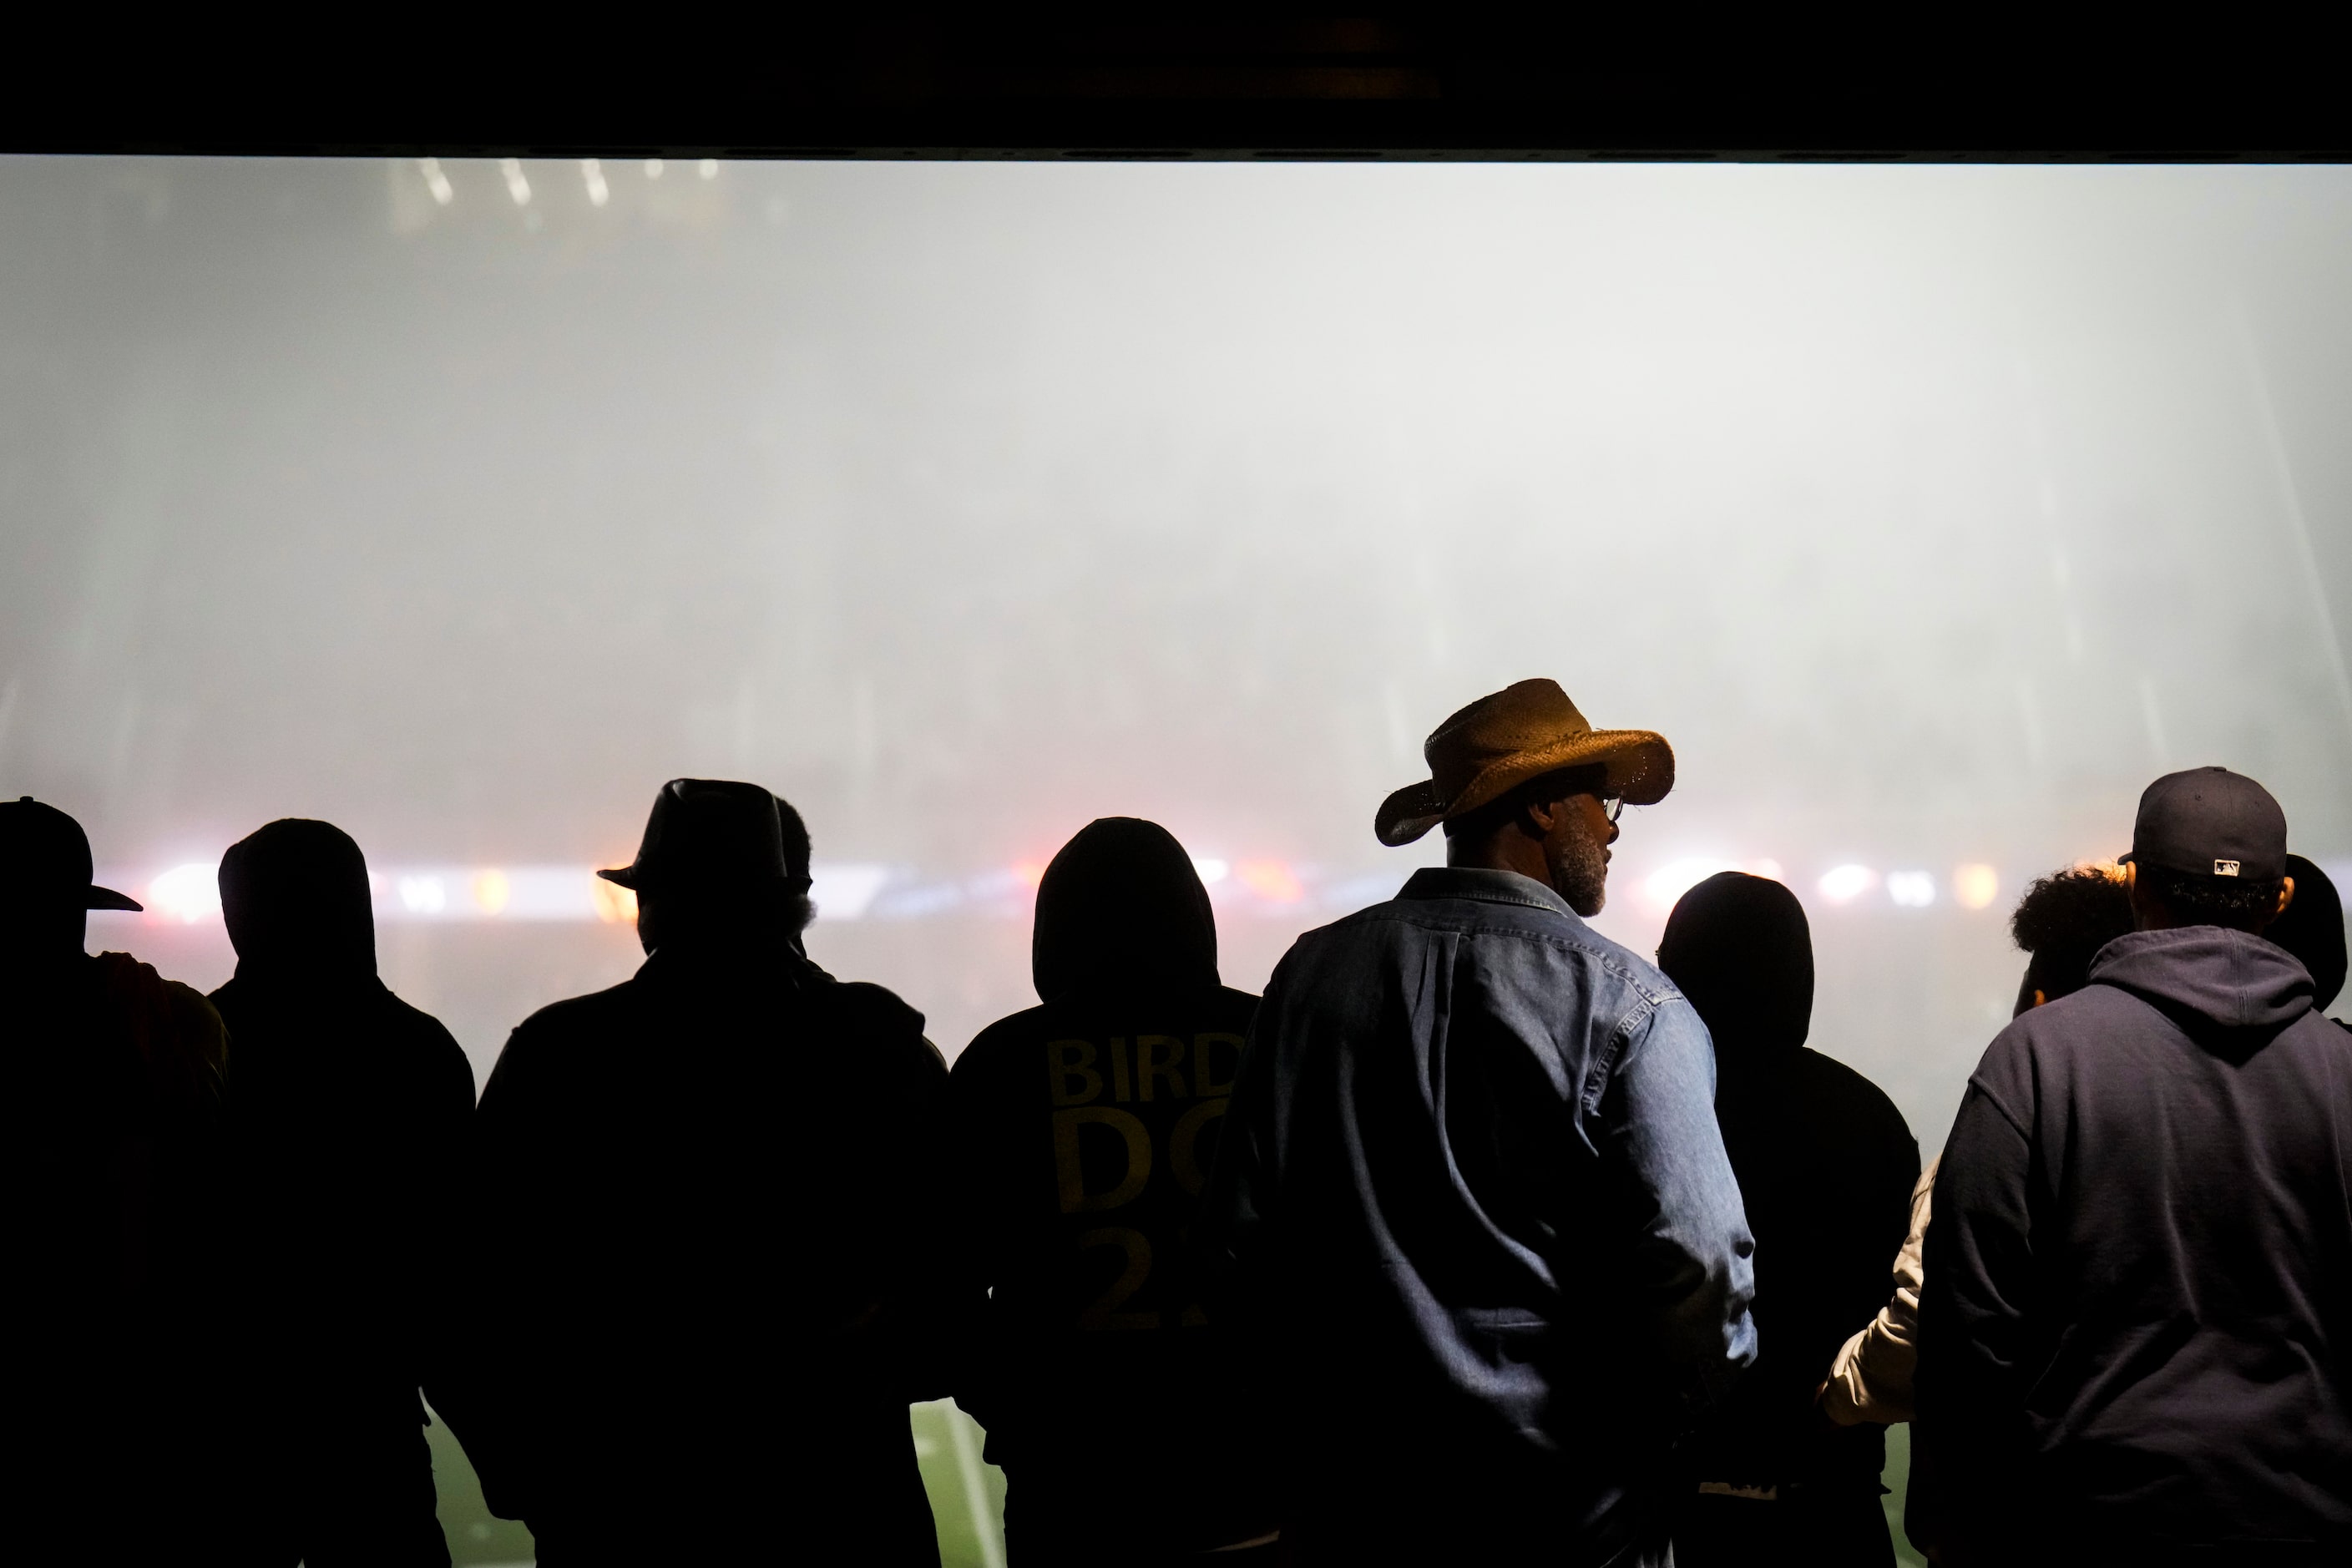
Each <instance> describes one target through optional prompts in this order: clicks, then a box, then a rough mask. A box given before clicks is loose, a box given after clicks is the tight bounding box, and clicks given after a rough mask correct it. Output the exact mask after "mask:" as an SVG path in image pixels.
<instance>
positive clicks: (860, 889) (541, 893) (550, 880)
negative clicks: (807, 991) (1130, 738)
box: [142, 857, 2000, 925]
mask: <svg viewBox="0 0 2352 1568" xmlns="http://www.w3.org/2000/svg"><path fill="white" fill-rule="evenodd" d="M1192 868H1193V869H1194V870H1195V871H1197V872H1199V873H1200V877H1201V880H1202V882H1203V883H1204V884H1206V885H1207V886H1208V887H1209V888H1210V889H1212V891H1211V895H1210V896H1211V897H1212V898H1213V899H1215V900H1218V901H1219V902H1220V903H1223V902H1227V901H1229V900H1234V899H1238V900H1241V902H1242V903H1243V904H1244V907H1247V906H1249V905H1259V906H1273V907H1277V908H1289V907H1296V906H1299V905H1303V904H1306V903H1307V902H1309V900H1310V898H1312V900H1313V901H1314V902H1316V903H1318V904H1319V905H1322V906H1326V907H1328V908H1332V909H1335V910H1336V909H1339V908H1342V907H1348V908H1352V907H1357V906H1359V905H1361V904H1366V903H1371V902H1375V901H1377V900H1381V899H1383V898H1386V897H1388V896H1389V895H1390V894H1391V893H1393V892H1394V891H1395V887H1396V878H1395V877H1394V876H1393V875H1387V874H1384V875H1378V876H1366V877H1359V878H1351V879H1345V880H1342V881H1339V882H1335V883H1323V882H1321V881H1320V880H1319V879H1318V883H1317V885H1316V886H1315V887H1314V888H1312V889H1310V888H1309V886H1308V879H1307V877H1302V876H1301V874H1300V872H1299V870H1298V869H1297V868H1295V867H1293V866H1291V865H1290V864H1289V863H1288V862H1286V861H1283V860H1239V861H1226V860H1223V859H1217V858H1205V857H1196V858H1194V859H1193V861H1192ZM218 871H219V868H218V867H217V866H215V865H213V864H210V863H197V864H191V865H186V866H177V867H174V868H172V869H171V870H169V871H166V872H164V873H163V875H161V876H159V877H157V878H155V879H153V880H152V881H151V882H149V883H148V884H147V887H146V889H145V891H144V893H143V895H142V897H143V901H144V902H145V903H146V905H147V907H148V910H149V912H150V915H151V916H152V918H153V919H156V920H160V921H172V922H175V923H179V924H183V925H194V924H197V923H199V922H201V921H208V920H213V919H215V918H217V917H218V915H219V914H220V885H219V880H218ZM1719 871H1745V872H1748V874H1750V875H1752V876H1759V877H1769V878H1770V879H1773V880H1774V881H1786V880H1787V876H1786V874H1785V872H1784V871H1783V870H1782V868H1781V867H1780V863H1779V862H1778V861H1774V860H1746V861H1734V860H1717V859H1708V858H1689V859H1683V860H1676V861H1675V862H1673V863H1672V864H1670V865H1666V866H1663V867H1661V868H1658V869H1657V870H1655V871H1654V872H1652V873H1651V874H1650V875H1649V876H1648V877H1647V878H1646V879H1643V882H1642V884H1641V889H1640V890H1641V899H1642V901H1643V903H1645V904H1646V905H1647V906H1648V907H1649V909H1650V911H1651V912H1652V913H1654V914H1657V915H1664V914H1665V913H1666V912H1667V911H1669V910H1672V909H1673V908H1674V906H1675V901H1676V900H1679V899H1680V898H1681V897H1682V896H1683V895H1684V894H1685V893H1686V892H1688V891H1689V890H1690V889H1692V888H1694V887H1696V886H1697V885H1698V884H1699V883H1700V882H1702V881H1704V880H1706V879H1707V878H1709V877H1712V876H1714V875H1715V874H1716V873H1717V872H1719ZM1044 877H1045V864H1044V863H1043V862H1042V861H1034V860H1027V861H1023V862H1021V863H1019V864H1018V865H1015V866H1014V867H1013V868H1012V869H1011V871H1010V873H1009V875H1008V874H1007V873H1006V872H1003V871H998V872H993V873H990V874H987V875H985V876H982V877H981V878H979V879H974V880H971V881H970V882H969V883H967V884H962V885H959V884H955V883H941V884H936V885H931V886H928V887H913V888H910V887H909V886H908V883H907V881H906V879H905V877H904V875H903V874H902V873H897V872H894V871H893V870H892V868H889V867H887V866H877V865H860V864H843V865H819V866H817V867H815V868H814V879H815V886H814V889H811V892H812V896H813V897H814V900H815V901H816V904H817V908H818V910H819V911H820V912H821V913H822V914H823V915H824V916H825V917H827V918H830V919H833V920H851V921H854V920H860V919H864V918H866V916H867V915H868V914H869V913H873V914H875V915H877V918H882V919H897V918H906V917H907V916H908V915H909V914H913V913H922V912H938V911H940V910H945V909H948V908H951V907H957V906H961V907H966V908H971V907H974V906H978V907H981V908H983V909H985V908H987V907H990V906H991V905H992V903H1001V902H1003V900H1004V899H1005V898H1007V897H1017V896H1019V895H1015V894H1014V893H1013V889H1021V891H1022V894H1024V895H1025V894H1027V893H1034V891H1035V890H1036V888H1037V885H1038V883H1039V882H1040V881H1041V880H1042V879H1044ZM370 880H371V881H372V882H373V884H374V891H375V901H376V905H377V907H378V909H379V910H382V911H383V913H384V914H387V915H390V916H393V917H394V918H396V919H408V920H420V921H448V920H483V919H498V918H501V917H504V918H507V919H512V920H522V921H589V920H594V921H604V922H606V923H617V922H625V921H635V919H636V916H637V905H636V896H635V894H634V893H631V892H630V891H629V890H628V889H626V888H623V887H618V886H615V885H614V884H613V883H611V882H607V881H604V880H603V879H600V878H597V877H595V876H593V874H591V873H590V872H589V871H588V870H586V869H585V868H580V867H566V866H526V867H517V868H512V869H498V868H462V867H450V868H432V869H423V870H408V871H400V872H395V873H394V874H392V875H390V876H385V875H383V873H373V874H371V878H370ZM886 889H895V890H892V891H890V892H889V893H888V896H887V897H885V893H886ZM1813 889H1814V891H1815V892H1817V893H1818V894H1819V895H1820V897H1821V898H1822V900H1823V901H1825V902H1827V903H1829V904H1832V905H1835V906H1841V907H1843V906H1848V905H1855V904H1859V903H1863V902H1866V901H1870V900H1871V899H1872V895H1874V894H1883V895H1884V897H1885V900H1886V901H1887V902H1889V903H1892V904H1894V905H1895V906H1896V907H1898V908H1901V909H1907V910H1923V909H1927V908H1928V907H1929V906H1930V905H1932V904H1934V903H1936V902H1937V900H1939V899H1940V898H1943V897H1947V896H1948V897H1949V899H1950V900H1951V901H1952V902H1953V903H1954V904H1957V905H1958V906H1959V907H1960V908H1961V909H1964V910H1981V909H1985V908H1987V907H1988V906H1990V904H1991V903H1992V901H1993V900H1995V899H1997V898H1998V897H2000V876H1999V874H1998V873H1997V872H1995V871H1994V869H1993V868H1991V867H1990V866H1987V865H1983V864H1981V863H1974V862H1972V863H1969V864H1967V865H1963V866H1958V867H1956V868H1953V871H1952V873H1951V876H1950V877H1949V879H1948V880H1947V881H1946V882H1945V883H1943V884H1941V885H1939V884H1938V883H1937V879H1936V877H1935V876H1934V874H1933V873H1931V872H1927V871H1923V870H1916V869H1899V870H1891V871H1887V872H1885V873H1883V874H1882V873H1881V872H1879V871H1877V870H1874V869H1873V868H1870V867H1868V866H1864V865H1859V864H1852V863H1849V864H1846V865H1842V866H1833V867H1832V868H1830V869H1829V870H1827V871H1825V872H1823V873H1822V876H1821V877H1820V879H1818V880H1817V881H1815V882H1814V884H1813ZM877 900H879V901H878V903H877ZM894 902H895V903H896V904H897V906H898V908H897V910H896V912H894V910H893V905H894Z"/></svg>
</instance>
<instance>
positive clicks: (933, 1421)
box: [428, 1399, 1927, 1568]
mask: <svg viewBox="0 0 2352 1568" xmlns="http://www.w3.org/2000/svg"><path fill="white" fill-rule="evenodd" d="M908 1414H909V1416H910V1418H911V1420H912V1421H913V1424H914V1429H915V1457H916V1458H917V1459H918V1460H919V1462H920V1463H921V1465H922V1468H923V1485H924V1487H925V1488H926V1489H929V1492H930V1494H931V1518H932V1520H933V1521H935V1522H936V1523H937V1524H938V1526H939V1531H940V1563H942V1564H943V1565H944V1568H1004V1533H1003V1518H1004V1472H1003V1471H1002V1470H1000V1469H998V1468H996V1467H995V1466H993V1465H990V1464H985V1463H983V1462H982V1459H981V1457H980V1445H981V1432H980V1428H979V1426H977V1425H975V1424H974V1423H973V1421H972V1419H971V1416H969V1415H965V1414H964V1413H963V1412H962V1411H961V1410H959V1409H957V1408H956V1407H955V1405H954V1404H953V1403H952V1402H951V1401H949V1400H944V1399H943V1400H940V1401H939V1402H938V1403H936V1404H932V1405H916V1406H914V1408H913V1409H912V1410H911V1411H910V1412H909V1413H908ZM428 1436H430V1437H431V1439H432V1442H433V1469H434V1480H435V1482H436V1485H438V1486H439V1488H440V1489H441V1528H442V1530H443V1531H445V1532H446V1534H447V1535H448V1537H449V1552H450V1555H451V1556H452V1557H454V1558H456V1559H457V1562H458V1563H462V1564H473V1563H528V1562H530V1557H531V1542H530V1531H528V1530H525V1529H524V1528H523V1527H522V1526H521V1525H520V1524H517V1523H514V1522H513V1521H510V1520H503V1519H492V1518H491V1517H490V1512H489V1510H488V1509H487V1508H485V1507H483V1506H482V1489H481V1486H480V1483H478V1481H476V1480H475V1479H474V1467H473V1466H471V1465H469V1464H467V1462H466V1455H465V1450H463V1449H462V1448H460V1447H457V1439H456V1438H454V1437H452V1436H449V1429H448V1428H447V1427H446V1426H442V1425H441V1424H440V1423H439V1422H437V1421H436V1422H435V1423H434V1424H433V1426H432V1428H431V1430H430V1432H429V1433H428ZM1910 1472H1911V1428H1910V1427H1908V1426H1896V1427H1893V1428H1890V1429H1889V1430H1888V1432H1887V1434H1886V1475H1885V1480H1886V1485H1887V1487H1888V1488H1889V1495H1888V1496H1887V1497H1886V1499H1885V1503H1886V1518H1887V1523H1888V1524H1889V1525H1890V1526H1891V1527H1892V1528H1893V1530H1894V1531H1895V1561H1896V1562H1898V1563H1904V1564H1906V1568H1911V1565H1916V1568H1926V1564H1927V1559H1926V1558H1925V1557H1922V1556H1921V1555H1919V1553H1917V1552H1914V1551H1912V1550H1911V1547H1910V1544H1909V1542H1906V1541H1905V1540H1904V1537H1903V1484H1904V1481H1905V1479H1906V1478H1907V1477H1908V1476H1909V1474H1910Z"/></svg>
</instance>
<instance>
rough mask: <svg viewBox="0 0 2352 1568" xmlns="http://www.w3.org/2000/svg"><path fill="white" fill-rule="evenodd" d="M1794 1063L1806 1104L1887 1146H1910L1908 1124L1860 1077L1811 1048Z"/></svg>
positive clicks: (1889, 1099)
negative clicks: (1888, 1143) (1816, 1107)
mask: <svg viewBox="0 0 2352 1568" xmlns="http://www.w3.org/2000/svg"><path fill="white" fill-rule="evenodd" d="M1797 1063H1798V1068H1797V1070H1798V1073H1799V1074H1800V1082H1801V1092H1802V1094H1803V1096H1804V1098H1805V1099H1806V1100H1807V1101H1809V1102H1810V1103H1812V1104H1815V1105H1818V1106H1819V1107H1821V1108H1822V1110H1826V1111H1829V1112H1830V1113H1832V1115H1834V1116H1835V1117H1837V1118H1838V1119H1839V1120H1840V1121H1843V1122H1844V1123H1845V1124H1846V1125H1848V1126H1850V1127H1852V1128H1853V1129H1855V1130H1856V1131H1864V1132H1865V1133H1866V1134H1867V1135H1870V1136H1874V1137H1876V1138H1878V1139H1881V1140H1883V1141H1885V1142H1897V1141H1900V1142H1904V1143H1910V1142H1913V1139H1912V1135H1911V1124H1910V1122H1908V1121H1906V1120H1905V1119H1904V1116H1903V1111H1902V1110H1901V1108H1900V1107H1898V1106H1897V1105H1896V1104H1895V1100H1894V1099H1893V1098H1892V1097H1891V1096H1889V1095H1888V1094H1887V1092H1886V1091H1885V1089H1881V1088H1879V1087H1878V1085H1877V1084H1876V1083H1874V1082H1873V1081H1872V1080H1871V1079H1869V1078H1867V1077H1866V1076H1864V1074H1863V1073H1861V1072H1860V1071H1858V1070H1856V1069H1855V1068H1851V1067H1849V1066H1847V1065H1846V1064H1845V1063H1843V1062H1842V1061H1840V1060H1838V1059H1837V1058H1835V1057H1832V1056H1829V1055H1826V1054H1825V1053H1823V1052H1821V1051H1817V1050H1813V1049H1811V1047H1807V1048H1805V1049H1802V1050H1801V1051H1799V1052H1798V1053H1797Z"/></svg>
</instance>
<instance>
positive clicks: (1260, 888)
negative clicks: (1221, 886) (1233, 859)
mask: <svg viewBox="0 0 2352 1568" xmlns="http://www.w3.org/2000/svg"><path fill="white" fill-rule="evenodd" d="M1234 876H1236V877H1239V878H1240V879H1242V886H1243V887H1244V888H1247V889H1249V890H1250V891H1251V892H1253V893H1255V894H1256V895H1257V896H1258V897H1259V898H1261V899H1264V900H1266V901H1267V902H1269V903H1276V904H1295V903H1297V901H1298V900H1301V899H1303V898H1305V897H1306V896H1307V889H1305V888H1303V887H1301V886H1299V883H1298V877H1297V873H1295V872H1294V871H1292V870H1291V868H1289V867H1287V866H1286V865H1284V864H1283V863H1282V862H1281V861H1279V860H1244V861H1243V862H1242V863H1241V864H1240V865H1238V866H1236V867H1234Z"/></svg>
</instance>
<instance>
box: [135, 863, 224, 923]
mask: <svg viewBox="0 0 2352 1568" xmlns="http://www.w3.org/2000/svg"><path fill="white" fill-rule="evenodd" d="M146 904H147V909H148V912H149V913H151V914H152V915H153V916H154V917H155V918H156V919H158V920H165V921H176V922H178V923H179V924H181V925H188V926H192V925H194V924H196V923H197V922H199V921H206V920H210V919H211V918H213V917H214V916H215V915H217V914H219V913H220V907H221V903H220V867H219V866H218V865H217V864H216V863H214V862H210V861H205V862H201V863H192V864H190V865H186V866H174V867H173V868H171V869H170V870H168V871H166V872H164V873H163V875H162V876H160V877H158V878H156V879H154V880H153V881H152V882H150V883H148V884H147V899H146Z"/></svg>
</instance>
